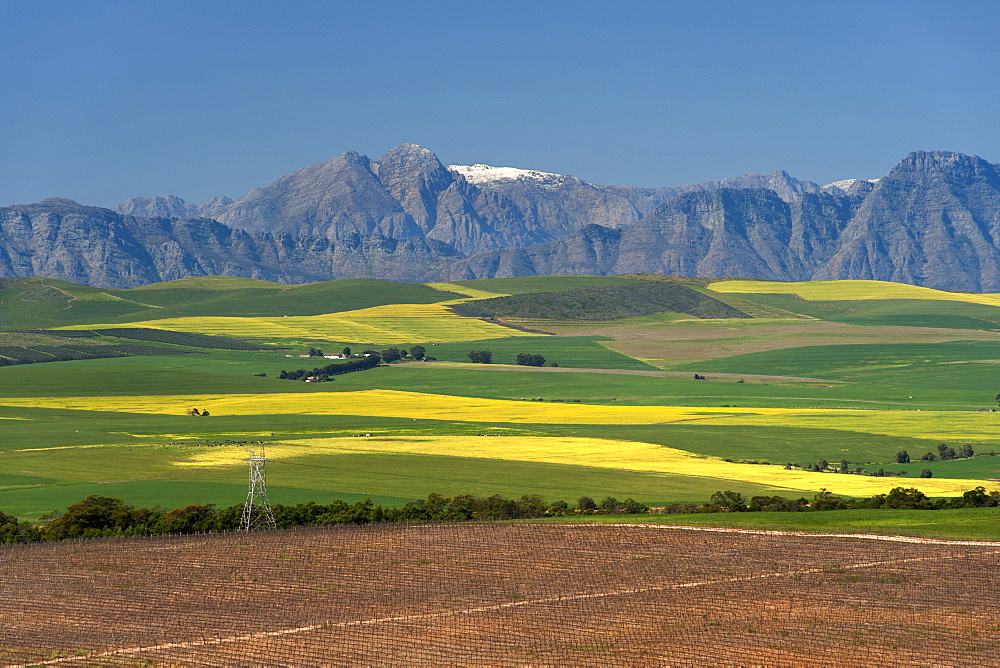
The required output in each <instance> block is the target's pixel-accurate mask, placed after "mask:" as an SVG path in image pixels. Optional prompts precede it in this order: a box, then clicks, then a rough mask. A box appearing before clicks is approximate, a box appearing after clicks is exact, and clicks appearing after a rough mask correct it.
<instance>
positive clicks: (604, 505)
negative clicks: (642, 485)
mask: <svg viewBox="0 0 1000 668" xmlns="http://www.w3.org/2000/svg"><path fill="white" fill-rule="evenodd" d="M598 507H599V508H600V509H601V510H603V511H605V512H609V513H617V512H618V510H619V506H618V499H616V498H615V497H613V496H609V497H606V498H605V499H604V500H603V501H601V505H600V506H598Z"/></svg>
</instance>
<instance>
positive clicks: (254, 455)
mask: <svg viewBox="0 0 1000 668" xmlns="http://www.w3.org/2000/svg"><path fill="white" fill-rule="evenodd" d="M247 462H249V464H250V487H249V490H248V491H247V502H246V503H245V504H244V505H243V515H242V517H240V531H257V530H259V529H274V528H276V526H275V522H274V511H273V510H271V502H270V501H268V500H267V471H266V468H265V466H266V462H267V459H266V458H265V457H264V446H263V445H262V444H258V445H256V446H255V445H254V444H252V443H251V444H250V456H249V457H248V458H247Z"/></svg>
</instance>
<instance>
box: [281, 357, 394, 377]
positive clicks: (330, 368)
mask: <svg viewBox="0 0 1000 668" xmlns="http://www.w3.org/2000/svg"><path fill="white" fill-rule="evenodd" d="M381 362H382V357H381V356H380V355H379V354H378V353H377V352H375V351H370V352H369V353H368V356H367V357H361V358H358V359H356V360H350V361H348V362H340V363H339V364H327V365H326V366H321V367H316V368H315V369H313V370H312V371H308V370H306V369H296V370H295V371H286V370H284V369H282V370H281V373H279V374H278V378H279V379H281V380H306V379H308V380H311V381H314V382H323V381H327V380H330V377H331V376H339V375H341V374H344V373H351V372H354V371H365V370H366V369H374V368H375V367H377V366H378V365H379V364H380V363H381Z"/></svg>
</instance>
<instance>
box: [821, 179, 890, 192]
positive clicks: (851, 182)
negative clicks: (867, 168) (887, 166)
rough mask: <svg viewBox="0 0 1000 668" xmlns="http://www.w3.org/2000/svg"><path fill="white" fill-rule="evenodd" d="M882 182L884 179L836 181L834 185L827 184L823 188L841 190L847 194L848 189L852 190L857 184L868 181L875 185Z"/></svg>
mask: <svg viewBox="0 0 1000 668" xmlns="http://www.w3.org/2000/svg"><path fill="white" fill-rule="evenodd" d="M881 180H882V179H842V180H840V181H834V182H833V183H827V184H826V185H825V186H823V187H824V188H839V189H840V190H843V191H844V192H847V189H848V188H850V187H851V186H853V185H854V184H855V183H864V182H866V181H867V182H868V183H872V184H874V183H878V182H879V181H881Z"/></svg>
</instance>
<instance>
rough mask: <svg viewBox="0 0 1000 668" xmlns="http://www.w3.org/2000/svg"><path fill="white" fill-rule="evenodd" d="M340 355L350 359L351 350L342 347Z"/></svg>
mask: <svg viewBox="0 0 1000 668" xmlns="http://www.w3.org/2000/svg"><path fill="white" fill-rule="evenodd" d="M340 354H341V355H343V356H344V357H350V356H351V349H350V348H348V347H347V346H344V349H343V350H342V351H340Z"/></svg>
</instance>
